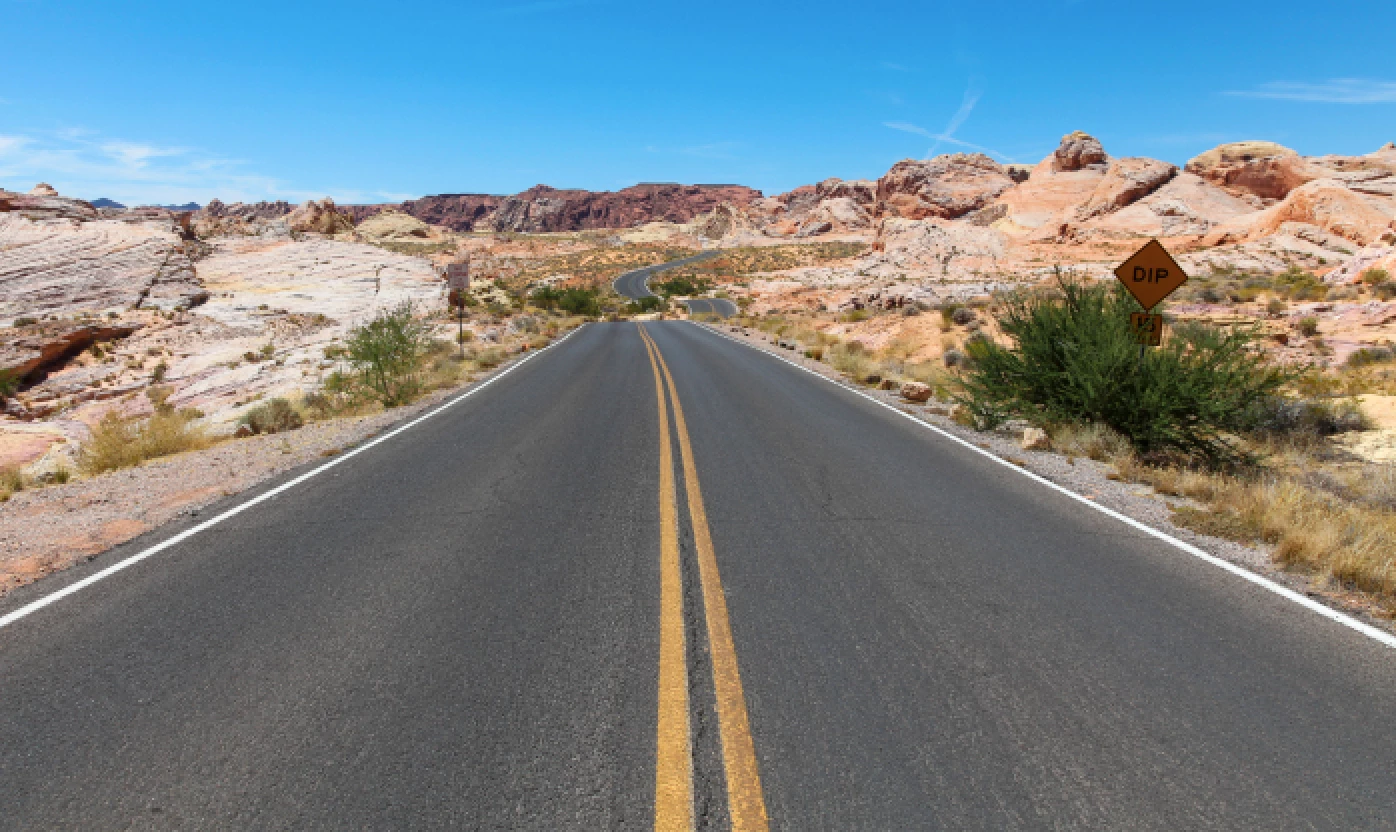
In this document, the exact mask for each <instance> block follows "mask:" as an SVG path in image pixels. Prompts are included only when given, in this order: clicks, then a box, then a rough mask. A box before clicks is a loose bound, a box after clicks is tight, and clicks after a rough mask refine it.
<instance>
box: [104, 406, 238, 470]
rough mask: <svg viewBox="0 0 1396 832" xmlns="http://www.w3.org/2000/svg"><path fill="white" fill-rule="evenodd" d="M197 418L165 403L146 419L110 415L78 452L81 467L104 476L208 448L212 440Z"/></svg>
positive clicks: (110, 413) (188, 412)
mask: <svg viewBox="0 0 1396 832" xmlns="http://www.w3.org/2000/svg"><path fill="white" fill-rule="evenodd" d="M196 418H197V417H196V416H194V414H193V413H192V412H190V411H187V410H186V411H176V410H175V409H174V408H172V407H169V406H168V405H165V404H164V403H163V402H162V403H161V404H159V405H157V406H156V409H155V413H154V414H153V415H151V416H150V417H149V418H146V419H130V418H125V417H123V416H121V415H120V414H118V413H116V412H115V411H111V412H108V413H107V415H106V416H104V417H102V420H101V421H100V422H98V423H97V425H96V427H94V428H93V429H92V438H91V439H90V440H88V442H87V443H86V444H84V445H83V446H82V448H81V449H80V450H79V451H78V465H79V467H81V468H82V470H83V471H85V472H87V473H89V474H100V473H101V472H103V471H114V470H116V469H118V468H129V467H131V466H132V465H139V464H140V463H142V462H145V461H146V460H148V459H155V458H157V457H162V456H169V455H170V454H177V453H180V452H182V451H192V450H198V449H199V448H206V447H208V446H209V445H210V444H212V440H210V439H209V437H208V435H207V433H205V432H204V430H203V429H202V428H201V427H199V426H198V425H196V424H194V420H195V419H196Z"/></svg>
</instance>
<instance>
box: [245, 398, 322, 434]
mask: <svg viewBox="0 0 1396 832" xmlns="http://www.w3.org/2000/svg"><path fill="white" fill-rule="evenodd" d="M238 422H239V423H240V424H243V425H246V426H247V429H248V430H250V431H252V432H253V433H256V434H262V433H285V432H286V431H288V430H295V429H296V428H298V427H300V426H301V425H303V424H305V421H304V420H303V419H301V415H300V414H299V413H297V412H296V409H295V408H294V407H292V406H291V403H290V402H288V401H286V400H285V399H282V398H275V399H272V400H270V401H268V402H266V403H264V404H259V405H257V406H256V407H254V408H252V409H251V410H249V411H247V412H246V413H244V414H242V418H241V419H239V420H238Z"/></svg>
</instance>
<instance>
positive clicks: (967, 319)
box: [950, 306, 975, 326]
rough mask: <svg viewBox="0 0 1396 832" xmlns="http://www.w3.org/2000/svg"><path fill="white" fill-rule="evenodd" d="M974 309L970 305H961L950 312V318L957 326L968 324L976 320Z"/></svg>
mask: <svg viewBox="0 0 1396 832" xmlns="http://www.w3.org/2000/svg"><path fill="white" fill-rule="evenodd" d="M974 318H975V316H974V310H973V309H970V308H969V307H968V306H961V307H959V308H957V309H956V310H955V311H954V312H952V313H950V320H951V322H952V323H954V324H955V325H956V326H968V325H969V324H970V323H971V322H973V321H974Z"/></svg>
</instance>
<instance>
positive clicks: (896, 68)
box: [877, 61, 911, 72]
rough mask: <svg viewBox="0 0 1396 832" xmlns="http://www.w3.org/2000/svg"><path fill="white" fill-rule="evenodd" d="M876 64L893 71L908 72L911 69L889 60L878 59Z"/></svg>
mask: <svg viewBox="0 0 1396 832" xmlns="http://www.w3.org/2000/svg"><path fill="white" fill-rule="evenodd" d="M877 65H878V66H880V67H882V68H883V69H890V70H892V71H893V72H910V71H911V70H910V69H909V68H907V67H904V66H902V65H901V64H894V63H892V62H891V61H878V62H877Z"/></svg>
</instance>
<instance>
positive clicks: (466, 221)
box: [351, 194, 505, 231]
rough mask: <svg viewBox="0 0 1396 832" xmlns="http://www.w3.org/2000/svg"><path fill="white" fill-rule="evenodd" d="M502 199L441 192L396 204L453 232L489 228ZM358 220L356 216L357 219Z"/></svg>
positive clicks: (406, 212)
mask: <svg viewBox="0 0 1396 832" xmlns="http://www.w3.org/2000/svg"><path fill="white" fill-rule="evenodd" d="M504 199H505V197H502V196H492V195H490V194H440V195H438V196H424V197H422V198H421V199H409V200H408V201H406V202H404V203H402V204H401V205H400V206H397V207H398V209H399V210H401V211H402V212H403V213H404V214H408V215H409V216H413V217H416V218H417V219H419V220H421V221H422V222H424V223H427V224H429V225H439V226H441V227H443V228H449V229H451V230H452V231H474V230H476V229H477V228H482V229H483V228H489V227H490V224H489V220H490V218H491V217H492V216H494V212H495V209H496V208H498V207H499V203H501V202H503V201H504ZM351 207H353V206H351ZM375 207H378V208H380V210H381V208H382V206H375ZM375 213H376V212H375ZM360 219H362V218H361V217H355V221H356V222H357V221H359V220H360Z"/></svg>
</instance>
